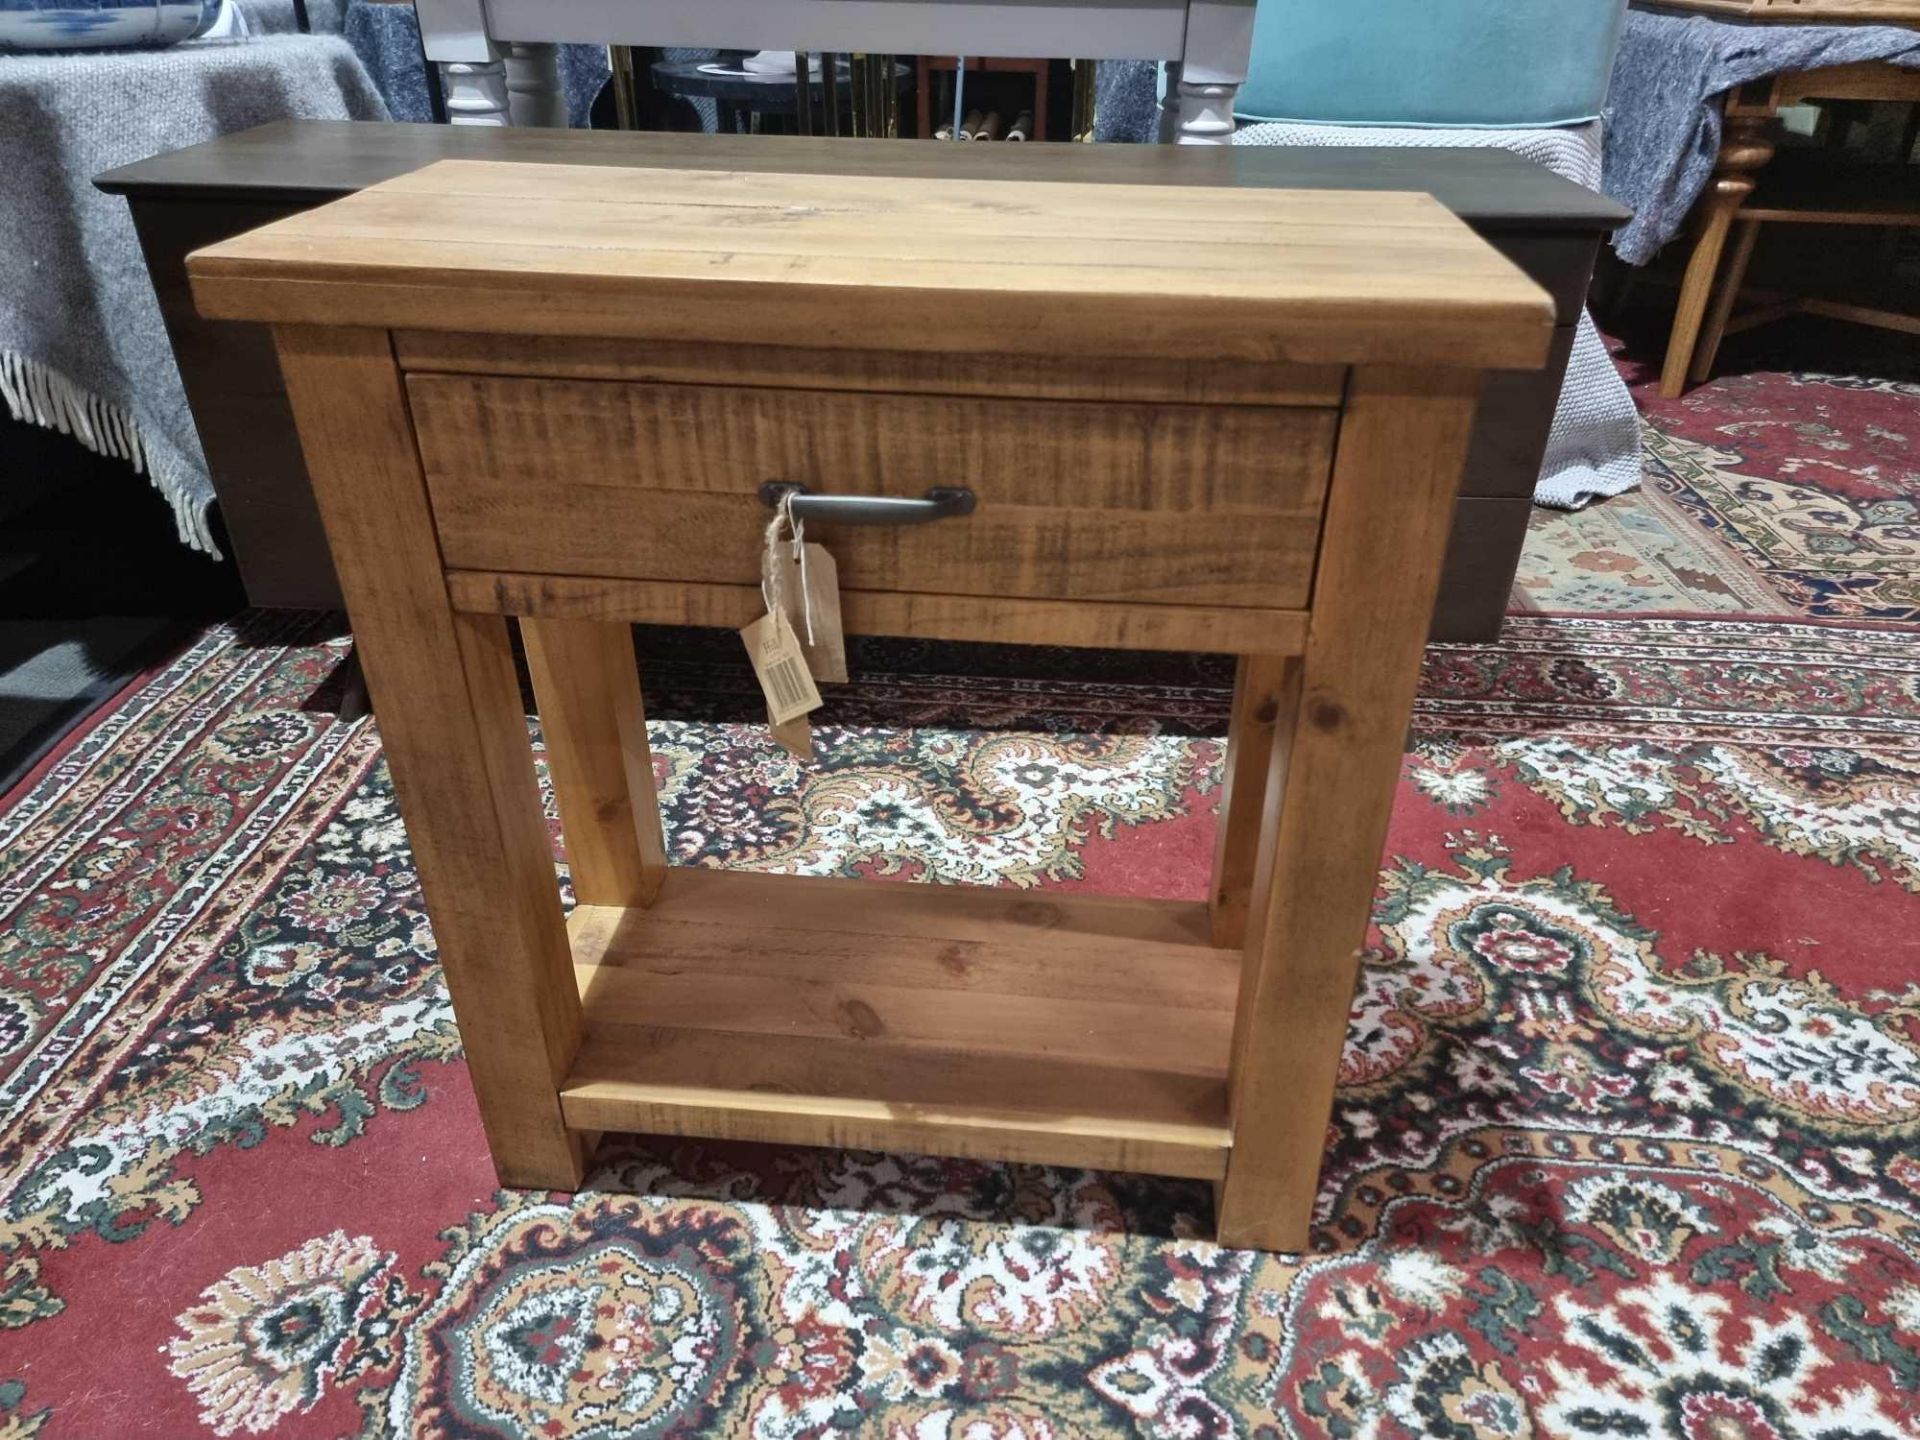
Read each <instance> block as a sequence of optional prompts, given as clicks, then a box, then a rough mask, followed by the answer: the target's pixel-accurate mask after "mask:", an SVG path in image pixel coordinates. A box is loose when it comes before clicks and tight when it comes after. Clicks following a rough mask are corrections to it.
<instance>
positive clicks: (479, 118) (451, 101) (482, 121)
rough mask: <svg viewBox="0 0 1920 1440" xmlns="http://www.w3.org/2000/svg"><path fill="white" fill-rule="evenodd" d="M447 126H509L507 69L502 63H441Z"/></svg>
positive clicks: (469, 61) (478, 61) (510, 116)
mask: <svg viewBox="0 0 1920 1440" xmlns="http://www.w3.org/2000/svg"><path fill="white" fill-rule="evenodd" d="M439 68H440V88H441V92H442V93H443V94H444V95H445V96H446V97H447V123H448V124H449V125H511V124H512V123H513V116H512V114H511V109H510V105H509V101H508V97H507V66H506V62H505V61H502V60H447V61H442V62H440V66H439Z"/></svg>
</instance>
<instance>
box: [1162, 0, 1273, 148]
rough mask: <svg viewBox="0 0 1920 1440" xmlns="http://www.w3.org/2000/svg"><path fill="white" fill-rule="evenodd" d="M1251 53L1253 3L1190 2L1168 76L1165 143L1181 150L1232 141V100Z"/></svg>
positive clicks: (1246, 0) (1225, 0)
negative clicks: (1177, 58) (1178, 49)
mask: <svg viewBox="0 0 1920 1440" xmlns="http://www.w3.org/2000/svg"><path fill="white" fill-rule="evenodd" d="M1252 54H1253V0H1190V3H1189V4H1188V6H1187V37H1186V46H1185V49H1184V50H1183V52H1182V54H1181V57H1180V64H1179V65H1178V67H1176V68H1175V69H1174V70H1173V71H1172V72H1171V73H1169V75H1168V77H1167V98H1166V102H1165V107H1164V110H1163V114H1162V135H1161V138H1162V139H1169V140H1174V141H1176V142H1177V143H1179V144H1181V145H1228V144H1231V143H1232V141H1233V123H1234V122H1233V97H1234V96H1235V95H1236V94H1238V93H1239V90H1240V86H1241V85H1242V84H1244V83H1245V81H1246V78H1247V64H1248V61H1249V59H1250V57H1251V56H1252Z"/></svg>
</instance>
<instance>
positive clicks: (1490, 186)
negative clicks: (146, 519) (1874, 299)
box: [96, 120, 1628, 234]
mask: <svg viewBox="0 0 1920 1440" xmlns="http://www.w3.org/2000/svg"><path fill="white" fill-rule="evenodd" d="M442 159H464V160H515V161H528V162H535V163H550V164H566V165H643V166H652V167H656V168H660V169H680V168H683V167H684V168H694V169H728V170H747V171H759V170H778V171H799V172H808V173H834V174H848V175H896V176H921V177H927V178H933V177H938V176H943V175H945V176H966V177H973V178H977V179H1001V180H1071V181H1078V182H1081V183H1085V184H1096V185H1098V184H1121V185H1126V184H1132V185H1203V186H1232V187H1235V188H1250V189H1281V190H1321V189H1336V190H1424V191H1427V192H1429V193H1431V194H1433V195H1434V196H1436V197H1438V198H1439V200H1440V201H1441V203H1443V204H1444V205H1446V206H1447V208H1448V209H1450V210H1452V211H1453V212H1454V213H1455V214H1456V215H1459V216H1460V217H1461V218H1462V219H1464V220H1466V221H1468V222H1469V223H1470V224H1472V225H1474V226H1476V227H1478V228H1483V229H1486V228H1493V227H1499V228H1502V229H1516V230H1553V231H1563V230H1571V231H1579V232H1584V233H1588V234H1594V233H1598V232H1600V231H1603V230H1611V229H1613V228H1614V227H1615V226H1617V225H1620V224H1623V223H1625V221H1626V220H1627V219H1628V212H1627V211H1626V210H1625V209H1623V208H1622V207H1621V206H1620V205H1618V204H1616V203H1615V202H1614V201H1612V200H1609V199H1607V197H1606V196H1604V195H1596V194H1594V193H1593V192H1592V191H1590V190H1586V189H1583V188H1582V187H1580V186H1578V185H1575V184H1574V183H1573V182H1572V181H1569V180H1563V179H1561V178H1560V177H1559V176H1558V175H1555V174H1553V173H1552V172H1551V171H1549V170H1547V169H1546V168H1545V167H1543V166H1540V165H1536V164H1534V163H1533V162H1532V161H1531V160H1526V159H1523V158H1522V157H1520V156H1518V155H1512V154H1509V153H1508V152H1506V151H1504V150H1485V149H1465V148H1462V149H1451V150H1449V149H1435V150H1427V149H1419V150H1410V149H1398V148H1393V147H1387V146H1377V147H1353V148H1348V147H1345V146H1342V147H1340V148H1338V149H1312V148H1304V147H1299V146H1281V145H985V146H982V145H966V144H959V143H954V144H939V143H936V142H933V141H928V140H854V139H840V140H834V139H826V138H812V139H809V138H805V137H800V136H787V135H754V136H746V135H670V134H650V133H635V132H630V131H615V130H539V129H517V128H501V127H492V126H476V125H394V124H369V123H358V124H356V123H352V122H345V121H329V120H282V121H275V122H274V123H272V124H269V125H261V126H257V127H256V128H254V129H252V130H243V131H240V132H238V133H236V134H232V135H226V136H222V137H221V138H220V139H218V140H212V141H209V142H207V143H206V144H204V145H195V146H193V147H192V148H190V149H185V150H176V151H173V152H171V153H169V154H165V155H156V156H154V157H153V158H152V159H150V160H142V161H140V162H139V163H138V164H134V165H127V166H123V167H122V168H120V169H118V170H112V171H109V172H107V173H106V174H104V175H101V176H100V177H99V178H98V181H97V182H96V183H98V184H99V185H100V187H101V188H102V189H104V190H108V191H111V192H113V193H115V194H126V195H132V196H137V197H142V198H148V197H152V198H160V197H165V198H187V199H221V200H253V201H279V202H287V203H298V204H309V205H310V204H313V203H315V202H316V201H319V200H329V199H333V198H335V197H336V196H340V195H350V194H352V193H353V192H354V191H356V190H362V189H365V188H366V187H367V186H369V185H376V184H378V183H379V182H380V181H382V180H389V179H392V178H393V177H394V176H396V175H404V174H406V173H407V172H408V171H411V170H417V169H419V168H420V167H421V166H423V165H430V164H432V163H433V162H434V161H435V160H442Z"/></svg>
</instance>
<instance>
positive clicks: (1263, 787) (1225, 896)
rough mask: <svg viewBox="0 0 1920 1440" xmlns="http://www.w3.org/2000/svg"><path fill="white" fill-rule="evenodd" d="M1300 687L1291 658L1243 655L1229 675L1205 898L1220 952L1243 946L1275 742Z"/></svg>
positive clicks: (1280, 750) (1279, 749)
mask: <svg viewBox="0 0 1920 1440" xmlns="http://www.w3.org/2000/svg"><path fill="white" fill-rule="evenodd" d="M1299 684H1300V664H1299V660H1298V657H1296V656H1290V655H1242V656H1241V657H1240V662H1239V665H1238V667H1237V668H1236V670H1235V673H1234V677H1233V717H1232V719H1231V720H1230V721H1229V722H1228V727H1227V760H1226V765H1225V768H1224V770H1223V773H1222V774H1221V777H1220V818H1219V829H1218V832H1217V835H1216V838H1215V841H1214V851H1213V890H1212V895H1211V897H1210V904H1211V905H1212V908H1213V943H1214V944H1215V945H1217V946H1219V947H1220V948H1221V949H1222V950H1238V949H1240V948H1241V947H1242V946H1243V945H1245V944H1246V938H1247V910H1248V906H1249V902H1250V900H1251V897H1252V894H1253V885H1254V875H1255V873H1256V871H1257V870H1258V869H1259V867H1260V865H1261V863H1262V861H1261V858H1260V842H1261V837H1262V835H1263V834H1265V833H1266V830H1267V826H1266V824H1265V819H1266V813H1267V792H1268V788H1269V786H1270V785H1272V784H1279V783H1281V782H1282V781H1283V780H1284V776H1285V769H1284V763H1285V753H1286V745H1285V744H1284V743H1280V744H1276V743H1275V731H1276V728H1277V727H1278V725H1279V721H1280V718H1281V716H1283V715H1284V716H1287V717H1288V718H1289V719H1291V717H1292V715H1293V713H1294V711H1295V710H1296V709H1297V708H1298V706H1299Z"/></svg>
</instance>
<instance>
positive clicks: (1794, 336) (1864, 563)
mask: <svg viewBox="0 0 1920 1440" xmlns="http://www.w3.org/2000/svg"><path fill="white" fill-rule="evenodd" d="M1837 331H1838V333H1837V334H1836V333H1834V332H1833V331H1831V330H1825V329H1822V328H1821V327H1818V326H1815V327H1811V328H1809V327H1805V326H1802V327H1799V328H1797V329H1796V328H1792V327H1780V333H1778V334H1772V335H1754V336H1742V337H1739V338H1740V340H1741V342H1742V343H1741V344H1740V345H1739V346H1730V347H1729V351H1730V354H1731V356H1732V358H1731V360H1730V361H1729V364H1728V365H1727V366H1725V367H1723V373H1722V374H1721V375H1720V376H1719V378H1717V379H1714V380H1712V381H1709V382H1708V383H1707V384H1704V385H1701V386H1698V387H1696V388H1695V389H1693V390H1691V391H1689V392H1688V393H1687V394H1686V395H1685V396H1683V397H1681V398H1680V399H1677V400H1667V399H1664V398H1662V397H1661V395H1660V393H1659V389H1658V386H1657V385H1656V383H1655V381H1656V379H1657V376H1658V369H1659V367H1658V363H1657V361H1653V362H1646V361H1641V362H1635V361H1633V360H1626V359H1623V361H1622V368H1623V369H1624V370H1625V371H1626V374H1627V379H1628V382H1629V384H1631V385H1632V387H1633V391H1634V398H1635V399H1636V400H1637V401H1638V403H1639V405H1640V408H1641V411H1642V414H1643V415H1644V416H1645V419H1646V422H1647V423H1646V428H1645V432H1644V434H1645V454H1646V462H1647V463H1646V484H1647V485H1648V486H1649V487H1650V488H1651V489H1652V491H1653V492H1655V496H1656V497H1657V498H1656V502H1655V503H1656V504H1657V505H1659V507H1660V508H1661V509H1662V510H1664V511H1665V512H1667V513H1669V514H1673V513H1675V512H1677V513H1678V514H1679V515H1684V516H1685V517H1686V518H1687V519H1688V520H1690V521H1692V522H1693V524H1694V525H1696V526H1698V527H1700V530H1701V532H1703V533H1704V534H1705V535H1708V536H1711V537H1712V538H1713V539H1714V540H1716V541H1718V542H1719V543H1720V545H1721V546H1722V547H1724V549H1726V550H1727V551H1729V552H1731V554H1732V556H1733V557H1734V559H1735V560H1736V562H1737V563H1738V564H1739V565H1740V566H1741V567H1742V568H1743V569H1745V570H1746V571H1747V572H1749V573H1750V574H1752V575H1753V576H1755V577H1756V578H1757V579H1759V580H1760V581H1761V582H1762V583H1763V584H1764V585H1765V586H1766V587H1767V588H1768V589H1770V590H1771V591H1772V592H1773V594H1774V595H1776V596H1778V597H1779V599H1780V601H1781V602H1783V604H1784V606H1785V607H1786V608H1787V609H1788V610H1789V611H1790V612H1791V613H1796V614H1801V615H1816V616H1820V615H1826V616H1840V617H1846V618H1853V619H1875V620H1909V621H1910V620H1920V355H1917V354H1916V352H1915V350H1914V348H1913V347H1912V346H1911V344H1910V343H1909V345H1908V347H1907V351H1906V353H1904V354H1901V353H1898V352H1897V351H1895V350H1893V349H1892V347H1889V346H1887V345H1885V344H1874V343H1871V337H1872V332H1868V331H1863V330H1861V329H1860V328H1859V327H1857V326H1840V327H1837ZM1863 336H1866V337H1868V339H1867V340H1866V341H1863V339H1862V337H1863ZM1883 338H1884V337H1883ZM1822 354H1824V355H1826V356H1828V357H1831V358H1837V359H1839V360H1840V364H1841V366H1842V367H1843V369H1844V370H1845V371H1850V372H1852V373H1834V372H1833V371H1831V370H1828V369H1824V368H1814V367H1813V366H1810V365H1809V363H1808V361H1809V358H1810V357H1816V358H1817V357H1819V356H1821V355H1822ZM1863 360H1864V361H1866V362H1868V364H1869V366H1871V368H1870V369H1868V371H1867V373H1868V374H1871V375H1877V376H1883V377H1896V378H1879V379H1869V378H1865V376H1863V375H1862V374H1861V373H1859V372H1860V370H1861V369H1862V364H1861V362H1862V361H1863Z"/></svg>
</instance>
